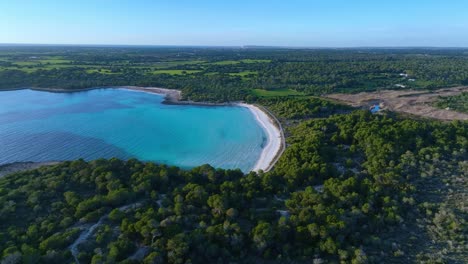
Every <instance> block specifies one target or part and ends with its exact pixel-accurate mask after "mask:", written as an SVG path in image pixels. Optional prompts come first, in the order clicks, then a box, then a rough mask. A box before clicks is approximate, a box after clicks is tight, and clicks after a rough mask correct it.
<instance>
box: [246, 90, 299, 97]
mask: <svg viewBox="0 0 468 264" xmlns="http://www.w3.org/2000/svg"><path fill="white" fill-rule="evenodd" d="M252 93H253V94H254V95H256V96H260V97H278V96H301V95H304V93H301V92H298V91H295V90H291V89H277V90H263V89H253V90H252Z"/></svg>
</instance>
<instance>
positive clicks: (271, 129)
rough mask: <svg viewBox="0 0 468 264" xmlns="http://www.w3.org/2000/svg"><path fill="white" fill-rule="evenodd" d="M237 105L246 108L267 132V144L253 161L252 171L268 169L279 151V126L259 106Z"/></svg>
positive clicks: (280, 141)
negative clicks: (255, 160) (255, 161)
mask: <svg viewBox="0 0 468 264" xmlns="http://www.w3.org/2000/svg"><path fill="white" fill-rule="evenodd" d="M238 105H239V106H242V107H246V108H248V109H249V110H250V111H251V112H252V114H253V115H254V116H255V119H256V120H257V122H258V123H259V124H260V126H261V127H262V128H263V130H264V131H265V133H266V134H267V144H266V146H265V147H264V148H263V150H262V153H261V154H260V158H259V159H258V161H257V163H255V165H254V167H253V168H252V171H259V170H263V171H268V170H269V169H270V168H271V166H272V165H273V164H272V163H273V162H274V161H275V158H276V157H277V155H278V153H279V152H280V151H281V148H282V144H283V143H282V142H283V134H282V133H281V130H280V128H278V127H277V125H276V124H275V121H273V120H272V119H271V118H270V116H269V115H268V114H267V113H265V112H264V111H263V110H262V109H260V108H259V107H257V106H255V105H250V104H243V103H241V104H238Z"/></svg>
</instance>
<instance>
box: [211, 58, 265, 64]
mask: <svg viewBox="0 0 468 264" xmlns="http://www.w3.org/2000/svg"><path fill="white" fill-rule="evenodd" d="M269 62H271V60H252V59H243V60H225V61H217V62H212V63H210V64H213V65H234V64H240V63H269Z"/></svg>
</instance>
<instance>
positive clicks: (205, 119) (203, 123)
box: [0, 89, 266, 171]
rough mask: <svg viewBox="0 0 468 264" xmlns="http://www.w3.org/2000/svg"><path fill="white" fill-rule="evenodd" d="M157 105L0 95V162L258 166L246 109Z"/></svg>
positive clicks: (106, 93) (157, 100)
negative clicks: (117, 160) (134, 161)
mask: <svg viewBox="0 0 468 264" xmlns="http://www.w3.org/2000/svg"><path fill="white" fill-rule="evenodd" d="M162 101H163V96H160V95H156V94H149V93H144V92H137V91H130V90H125V89H99V90H91V91H86V92H75V93H49V92H40V91H33V90H17V91H4V92H0V165H1V164H6V163H11V162H16V161H51V160H59V161H61V160H72V159H78V158H83V159H85V160H93V159H97V158H111V157H117V158H121V159H129V158H138V159H140V160H144V161H154V162H158V163H165V164H169V165H176V166H180V167H183V168H191V167H195V166H199V165H202V164H211V165H212V166H214V167H220V168H226V169H233V168H240V169H242V170H243V171H248V170H250V169H251V168H252V167H253V166H254V165H255V163H256V161H257V159H258V158H259V157H260V154H261V151H262V147H263V145H264V142H265V140H266V135H265V133H264V131H263V129H262V128H261V127H260V126H259V124H258V123H257V122H256V120H255V118H254V116H253V115H252V113H251V112H250V111H249V110H248V109H247V108H243V107H233V106H223V107H206V106H193V105H166V104H162Z"/></svg>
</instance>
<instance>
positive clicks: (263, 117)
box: [0, 86, 286, 173]
mask: <svg viewBox="0 0 468 264" xmlns="http://www.w3.org/2000/svg"><path fill="white" fill-rule="evenodd" d="M108 88H115V89H127V90H133V91H140V92H147V93H154V94H159V95H164V96H165V98H164V101H163V103H164V104H173V105H199V106H240V107H245V108H248V109H249V110H250V111H251V112H252V114H253V115H254V117H255V119H256V121H257V122H258V123H259V125H260V126H261V127H262V128H263V130H264V131H265V133H266V135H267V142H266V144H265V146H264V148H263V150H262V153H261V154H260V158H259V159H258V160H257V162H256V163H255V165H254V167H253V168H252V169H251V170H252V171H260V170H262V171H264V172H267V171H269V170H271V169H272V168H273V166H274V165H275V163H276V162H277V161H278V159H279V158H280V156H281V154H282V153H283V151H284V149H285V146H286V144H285V138H284V133H283V129H282V126H281V123H280V122H279V121H278V119H277V118H276V117H275V116H274V115H273V114H272V113H271V112H269V111H268V110H266V109H265V108H263V107H262V106H257V105H251V104H246V103H243V102H225V103H212V102H195V101H190V100H182V92H181V91H180V90H175V89H167V88H160V87H138V86H116V87H92V88H83V89H73V90H69V89H60V88H37V87H34V88H18V89H11V90H20V89H31V90H36V91H45V92H56V93H70V92H80V91H89V90H94V89H108ZM19 164H21V165H20V166H16V165H15V166H13V167H12V168H15V170H14V171H11V173H12V172H16V171H21V170H27V169H33V167H31V166H23V165H24V164H38V165H37V167H40V166H42V165H51V164H45V163H42V162H37V163H31V162H21V163H18V164H17V165H19ZM7 165H8V164H7ZM7 165H4V166H7ZM23 168H24V169H23ZM34 168H36V167H34ZM0 172H1V171H0Z"/></svg>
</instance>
